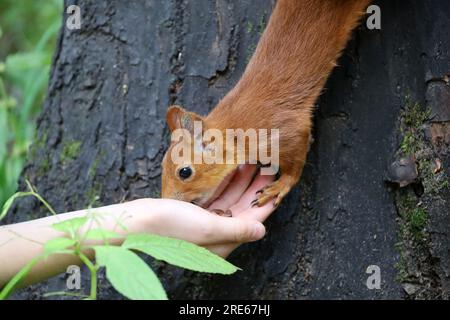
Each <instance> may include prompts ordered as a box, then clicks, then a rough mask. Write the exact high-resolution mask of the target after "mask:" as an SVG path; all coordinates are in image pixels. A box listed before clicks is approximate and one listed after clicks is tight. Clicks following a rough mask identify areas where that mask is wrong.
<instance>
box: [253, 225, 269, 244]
mask: <svg viewBox="0 0 450 320" xmlns="http://www.w3.org/2000/svg"><path fill="white" fill-rule="evenodd" d="M265 234H266V228H265V227H264V225H263V224H262V223H256V224H255V225H254V226H253V237H252V238H253V240H259V239H261V238H262V237H264V235H265Z"/></svg>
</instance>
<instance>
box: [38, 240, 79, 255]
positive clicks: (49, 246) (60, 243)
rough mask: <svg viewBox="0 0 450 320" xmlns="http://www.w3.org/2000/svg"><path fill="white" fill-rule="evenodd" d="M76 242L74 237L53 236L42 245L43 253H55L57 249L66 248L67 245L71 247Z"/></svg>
mask: <svg viewBox="0 0 450 320" xmlns="http://www.w3.org/2000/svg"><path fill="white" fill-rule="evenodd" d="M76 243H77V241H76V240H74V239H69V238H55V239H52V240H50V241H47V242H46V243H45V245H44V253H45V254H50V253H55V252H57V251H60V250H63V249H66V248H67V247H71V246H73V245H75V244H76Z"/></svg>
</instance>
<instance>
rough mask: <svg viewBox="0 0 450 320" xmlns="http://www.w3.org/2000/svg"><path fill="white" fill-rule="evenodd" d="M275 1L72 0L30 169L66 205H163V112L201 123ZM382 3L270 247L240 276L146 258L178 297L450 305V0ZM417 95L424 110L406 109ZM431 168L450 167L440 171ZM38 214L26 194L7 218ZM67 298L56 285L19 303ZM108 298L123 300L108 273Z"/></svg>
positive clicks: (262, 245)
mask: <svg viewBox="0 0 450 320" xmlns="http://www.w3.org/2000/svg"><path fill="white" fill-rule="evenodd" d="M274 3H275V1H274V0H258V1H249V0H247V1H234V0H216V1H210V0H170V1H167V0H146V1H118V0H115V1H77V4H78V5H79V6H80V7H81V14H82V25H81V29H80V30H73V31H71V30H68V29H66V28H63V29H62V30H61V33H60V37H59V40H58V45H57V48H56V53H55V57H54V62H53V70H52V73H51V79H50V84H49V91H48V96H47V100H46V103H45V106H44V110H43V112H42V115H41V117H40V119H39V121H38V137H37V140H36V141H35V143H34V145H33V147H32V148H31V151H30V156H29V161H28V165H27V166H26V168H25V170H24V174H23V176H24V177H27V178H28V179H30V180H31V182H32V184H33V185H35V186H37V188H38V190H39V192H40V194H41V195H42V196H44V197H45V198H46V199H47V200H48V201H49V202H50V203H51V204H52V205H53V206H54V207H55V209H56V210H57V211H59V212H65V211H69V210H75V209H80V208H85V207H86V206H88V205H89V204H91V203H93V202H95V199H96V197H98V199H99V200H97V201H96V205H100V204H102V205H107V204H111V203H116V202H120V201H124V200H132V199H136V198H141V197H158V196H159V190H160V174H161V167H160V162H161V160H162V156H163V154H164V151H165V149H166V148H167V146H168V142H169V132H168V129H167V127H166V125H165V112H166V109H167V106H169V105H170V104H173V103H177V104H180V105H183V106H185V107H186V108H188V109H190V110H193V111H196V112H198V113H200V114H207V113H208V112H209V111H210V110H211V109H212V108H213V107H214V106H215V105H216V104H217V102H218V101H219V99H220V98H221V97H223V96H224V95H225V93H226V92H227V91H228V90H230V89H231V88H232V87H233V85H234V84H235V83H236V82H237V80H238V79H239V77H240V75H241V74H242V73H243V71H244V68H245V66H246V63H247V62H248V59H249V57H250V56H251V54H252V51H253V50H254V48H255V46H256V44H257V41H258V38H259V36H260V34H261V32H262V31H263V29H264V27H265V23H266V22H267V20H268V18H269V17H270V13H271V10H272V8H273V5H274ZM69 4H71V3H66V5H69ZM375 4H377V5H378V6H379V7H380V8H381V14H382V24H381V27H382V29H381V30H368V29H367V27H366V25H365V21H363V23H362V25H361V27H359V28H358V30H356V31H355V33H354V36H353V40H352V41H351V43H350V44H349V46H348V48H347V49H346V51H345V53H344V54H343V56H342V58H341V59H340V62H339V67H337V68H336V69H335V70H334V72H333V75H332V76H331V78H330V79H329V81H328V83H327V85H326V90H325V92H324V94H323V95H322V97H321V99H320V102H319V103H318V108H317V112H316V116H315V129H314V139H315V142H314V144H313V145H312V147H311V151H310V153H309V158H308V162H307V165H306V166H305V171H304V174H303V176H302V179H301V183H300V184H299V185H298V186H297V187H296V188H295V189H294V190H292V192H291V193H290V194H289V196H288V197H287V198H286V199H285V200H284V202H283V204H282V205H281V207H280V208H279V209H278V210H277V212H276V213H274V214H273V216H272V217H271V218H270V220H269V221H268V223H267V227H268V235H267V236H266V238H265V239H264V240H263V241H260V242H258V243H252V244H248V245H244V246H242V247H241V248H239V249H238V250H237V251H236V252H235V253H233V255H232V256H231V257H230V260H231V261H232V262H233V263H234V264H236V265H237V266H239V267H241V268H242V269H243V271H240V272H238V273H237V274H235V275H232V276H226V277H225V276H210V275H199V274H195V273H192V272H184V271H182V270H180V269H177V268H173V267H169V266H165V265H164V264H162V263H156V262H152V265H153V267H154V268H155V269H157V271H158V273H159V274H160V275H161V276H162V278H163V283H164V285H165V287H166V289H167V290H168V292H169V297H170V298H205V299H214V298H233V299H234V298H249V299H256V298H258V299H259V298H270V299H314V298H320V299H327V298H333V299H347V298H353V299H377V298H394V299H398V298H448V296H449V292H450V286H449V285H450V282H449V280H450V279H449V277H450V238H449V237H450V219H449V215H450V202H449V201H450V196H449V193H450V192H449V190H450V189H449V188H448V184H447V185H446V182H445V181H448V175H447V174H448V172H449V165H450V156H449V153H448V151H449V147H448V145H449V139H450V138H449V136H450V122H449V121H450V87H449V79H448V76H449V75H450V55H449V54H450V37H449V34H448V26H449V25H450V5H449V4H448V1H446V0H430V1H410V2H407V3H405V2H404V1H400V0H395V1H393V0H380V1H375ZM407 96H409V98H407ZM408 101H409V102H408ZM415 102H417V103H418V104H419V106H420V111H417V110H416V111H414V110H415V109H413V108H412V107H409V105H411V104H412V103H415ZM426 107H430V108H431V117H428V118H430V119H431V120H430V119H427V120H425V121H423V123H417V121H415V122H414V121H413V122H414V123H413V126H415V127H414V128H412V129H411V128H410V127H411V126H410V127H409V128H410V129H411V130H412V132H413V133H414V135H415V136H417V137H419V138H418V141H416V142H417V143H418V146H417V148H415V153H416V158H418V159H419V160H420V159H422V158H423V159H425V160H427V161H423V163H418V164H417V166H418V170H419V177H418V178H417V179H416V181H415V182H414V183H412V184H410V185H408V186H405V187H403V188H401V189H399V188H398V187H397V186H396V185H395V184H389V183H386V181H385V180H386V179H388V180H393V179H392V178H391V177H390V176H389V174H388V168H389V166H390V164H391V163H392V162H394V160H396V159H398V158H399V157H401V152H399V146H400V145H402V143H404V142H405V138H404V136H405V135H406V134H407V130H406V131H405V128H404V126H405V123H406V126H408V123H409V122H408V119H409V118H408V116H410V117H413V118H414V117H416V116H417V114H416V113H417V112H423V110H425V108H426ZM414 112H416V113H414ZM411 113H412V115H411ZM405 119H406V120H405ZM422 132H424V134H423V137H421V134H422ZM405 148H406V147H405ZM424 153H426V156H424V155H423V154H424ZM421 157H422V158H421ZM424 157H425V158H424ZM435 159H440V160H441V162H442V167H443V170H441V171H440V172H436V173H434V171H439V170H438V169H439V168H436V166H438V165H436V164H435V163H438V162H436V160H435ZM426 165H428V166H426ZM394 180H395V179H394ZM447 183H448V182H447ZM21 186H22V188H24V183H23V181H22V183H21ZM408 201H409V202H408ZM411 201H413V205H411ZM419 202H421V204H419V206H417V203H419ZM417 208H424V212H425V216H426V222H425V223H424V224H422V225H420V224H419V225H416V221H415V220H413V219H414V217H415V216H414V214H415V212H416V211H417ZM43 212H44V210H43V208H42V207H41V206H39V204H38V203H37V202H36V201H34V200H32V199H27V200H23V201H22V200H21V201H20V203H19V205H17V206H16V207H15V209H14V214H11V215H10V220H9V222H12V221H21V220H27V219H31V218H35V217H38V216H41V215H42V214H43ZM418 214H419V213H418ZM415 230H416V231H417V230H419V231H420V235H421V236H420V237H419V238H420V239H419V240H417V238H418V237H416V236H415V234H414V232H415ZM370 265H376V266H378V267H379V268H380V272H381V289H369V288H368V287H367V285H366V281H367V279H368V277H369V276H370V275H371V274H370V273H366V270H367V268H368V266H370ZM84 278H85V279H84V280H85V281H86V282H87V281H89V277H88V275H87V274H86V276H85V277H84ZM84 287H85V289H86V290H87V288H88V287H87V285H86V284H85V286H84ZM64 289H65V280H64V276H60V277H57V278H56V279H52V280H51V281H48V282H46V283H44V284H41V285H36V286H32V287H30V288H27V289H24V290H22V291H21V292H20V293H18V294H17V295H16V297H18V298H33V297H34V298H36V297H39V296H40V295H41V294H42V293H44V292H47V291H55V290H64ZM99 291H100V298H111V299H114V298H120V295H118V294H117V293H115V291H114V290H113V289H111V288H110V287H109V286H108V285H107V283H106V281H104V280H103V281H100V289H99Z"/></svg>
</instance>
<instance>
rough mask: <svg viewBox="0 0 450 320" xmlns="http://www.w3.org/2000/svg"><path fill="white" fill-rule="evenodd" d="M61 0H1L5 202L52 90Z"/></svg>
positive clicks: (0, 171) (0, 179)
mask: <svg viewBox="0 0 450 320" xmlns="http://www.w3.org/2000/svg"><path fill="white" fill-rule="evenodd" d="M62 4H63V1H61V0H52V1H44V2H41V1H23V2H22V1H15V0H2V1H1V3H0V206H1V205H2V204H3V203H4V202H5V201H6V199H8V198H9V197H10V195H11V194H13V193H14V192H15V190H16V189H17V180H18V177H19V175H20V173H21V171H22V168H23V165H24V162H25V157H26V154H27V150H28V148H29V145H30V143H31V141H32V140H33V139H34V134H35V128H34V127H35V124H34V123H35V119H36V116H37V114H38V113H39V111H40V109H41V104H42V101H43V97H44V94H45V91H46V87H47V82H48V74H49V68H50V64H51V57H52V55H53V51H54V47H55V40H56V34H57V31H58V30H59V28H60V25H61V21H62V14H61V13H62Z"/></svg>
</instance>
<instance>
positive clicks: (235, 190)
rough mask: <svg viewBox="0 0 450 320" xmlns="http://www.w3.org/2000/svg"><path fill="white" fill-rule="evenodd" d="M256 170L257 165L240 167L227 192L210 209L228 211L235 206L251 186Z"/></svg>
mask: <svg viewBox="0 0 450 320" xmlns="http://www.w3.org/2000/svg"><path fill="white" fill-rule="evenodd" d="M256 169H257V167H256V165H250V164H245V165H243V166H240V167H239V168H238V169H237V170H238V171H237V172H236V175H235V176H234V177H233V180H231V182H230V184H229V185H228V186H227V188H226V189H225V191H224V192H222V194H221V195H220V197H219V198H218V199H217V200H215V201H214V202H213V203H212V204H211V205H210V206H209V208H210V209H219V210H223V211H226V210H227V209H228V208H230V207H231V206H232V205H233V204H235V203H236V202H237V201H238V200H239V199H240V198H241V196H242V194H243V193H244V191H245V190H246V189H247V187H248V186H249V185H250V183H251V181H252V179H253V177H254V175H255V172H256Z"/></svg>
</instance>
